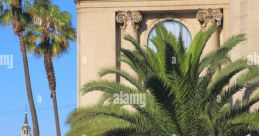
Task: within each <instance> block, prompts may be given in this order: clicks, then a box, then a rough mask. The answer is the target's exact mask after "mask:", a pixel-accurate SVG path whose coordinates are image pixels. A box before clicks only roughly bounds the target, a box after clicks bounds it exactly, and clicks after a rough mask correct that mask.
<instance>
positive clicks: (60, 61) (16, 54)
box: [0, 0, 77, 136]
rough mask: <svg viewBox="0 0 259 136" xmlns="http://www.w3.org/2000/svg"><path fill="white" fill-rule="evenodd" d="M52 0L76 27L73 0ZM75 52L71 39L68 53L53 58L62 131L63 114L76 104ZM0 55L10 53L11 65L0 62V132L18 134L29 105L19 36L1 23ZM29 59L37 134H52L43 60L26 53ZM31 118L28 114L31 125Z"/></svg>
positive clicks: (0, 133)
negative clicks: (67, 14) (38, 128)
mask: <svg viewBox="0 0 259 136" xmlns="http://www.w3.org/2000/svg"><path fill="white" fill-rule="evenodd" d="M53 3H54V4H55V5H59V6H60V8H61V9H62V10H65V11H68V12H69V13H70V14H71V15H72V17H73V20H72V23H73V26H74V27H76V17H77V16H76V7H75V4H74V0H65V1H64V0H53ZM76 52H77V47H76V43H75V42H73V43H71V48H70V50H69V52H68V53H67V54H64V55H63V56H61V57H59V58H57V59H55V60H54V67H55V72H56V79H57V99H58V106H59V115H60V125H61V132H62V135H64V134H65V133H66V132H67V131H68V129H69V128H68V126H67V125H66V124H65V121H66V118H67V116H68V114H69V113H70V112H71V111H72V110H73V109H74V108H75V106H76V87H77V86H76V85H77V84H76V82H77V79H76V74H77V67H76V66H77V62H76ZM1 55H2V57H3V56H7V57H10V56H13V67H12V68H11V69H8V68H7V66H6V65H3V64H4V63H3V62H2V65H0V130H1V132H0V135H1V136H19V135H20V129H21V127H22V125H23V120H24V112H25V107H26V105H27V110H28V111H29V106H28V100H27V96H26V89H25V80H24V73H23V64H22V58H21V53H20V50H19V42H18V38H17V37H16V36H14V35H13V31H12V28H11V27H3V26H0V57H1ZM28 59H29V68H30V74H31V81H32V90H33V93H34V94H33V95H34V101H35V104H36V109H37V113H38V120H39V126H40V131H41V132H40V134H41V136H54V135H55V124H54V115H53V109H52V103H51V102H52V100H51V99H50V94H49V89H48V82H47V79H46V75H45V70H44V65H43V60H42V58H39V57H35V56H34V55H31V54H29V55H28ZM0 64H1V62H0ZM40 98H41V102H40ZM31 122H32V121H31V117H30V114H29V123H30V125H31ZM31 126H32V125H31Z"/></svg>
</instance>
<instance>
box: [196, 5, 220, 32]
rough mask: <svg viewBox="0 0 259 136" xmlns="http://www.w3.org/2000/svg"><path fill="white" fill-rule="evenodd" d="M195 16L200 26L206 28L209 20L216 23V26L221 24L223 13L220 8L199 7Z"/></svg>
mask: <svg viewBox="0 0 259 136" xmlns="http://www.w3.org/2000/svg"><path fill="white" fill-rule="evenodd" d="M196 17H197V19H198V21H199V22H200V24H201V27H202V28H206V27H207V25H208V23H209V22H212V23H216V24H217V26H221V25H222V18H223V13H222V10H221V9H220V8H217V9H211V8H209V9H199V10H198V12H197V15H196Z"/></svg>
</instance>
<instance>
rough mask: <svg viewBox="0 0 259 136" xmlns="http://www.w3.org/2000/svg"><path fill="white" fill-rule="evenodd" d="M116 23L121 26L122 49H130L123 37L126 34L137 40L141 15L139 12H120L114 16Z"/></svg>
mask: <svg viewBox="0 0 259 136" xmlns="http://www.w3.org/2000/svg"><path fill="white" fill-rule="evenodd" d="M116 21H117V22H118V23H119V24H120V26H121V38H122V39H121V42H122V43H121V44H122V47H123V48H130V47H131V45H128V44H129V42H126V41H125V40H124V39H123V37H124V36H125V35H126V34H129V35H131V36H132V37H133V38H135V39H136V40H139V36H138V28H139V25H138V24H139V23H140V22H141V21H142V15H141V13H140V12H139V11H120V12H118V14H117V16H116Z"/></svg>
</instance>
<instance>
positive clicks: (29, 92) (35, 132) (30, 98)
mask: <svg viewBox="0 0 259 136" xmlns="http://www.w3.org/2000/svg"><path fill="white" fill-rule="evenodd" d="M18 37H19V41H20V49H21V52H22V58H23V67H24V74H25V81H26V91H27V97H28V101H29V105H30V111H31V116H32V124H33V136H39V125H38V118H37V112H36V109H35V105H34V101H33V95H32V89H31V79H30V72H29V66H28V59H27V54H26V48H25V41H24V37H23V33H22V32H19V33H18Z"/></svg>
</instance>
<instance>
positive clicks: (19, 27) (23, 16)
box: [0, 0, 39, 136]
mask: <svg viewBox="0 0 259 136" xmlns="http://www.w3.org/2000/svg"><path fill="white" fill-rule="evenodd" d="M0 3H1V6H0V10H1V12H0V23H1V24H2V25H12V27H13V32H14V34H15V35H16V36H18V38H19V42H20V49H21V53H22V59H23V66H24V73H25V81H26V90H27V97H28V101H29V105H30V111H31V115H32V123H33V135H34V136H39V126H38V119H37V113H36V109H35V105H34V101H33V94H32V89H31V81H30V72H29V66H28V59H27V54H26V45H25V41H24V31H25V27H26V24H27V23H28V22H29V21H30V18H29V16H28V14H27V13H25V12H24V9H23V4H22V0H0Z"/></svg>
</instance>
